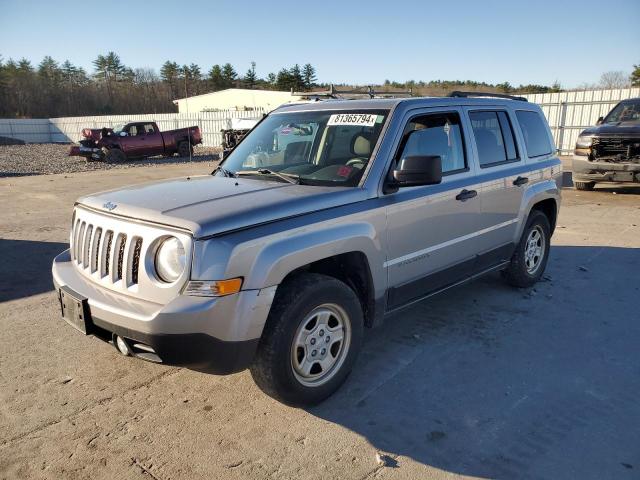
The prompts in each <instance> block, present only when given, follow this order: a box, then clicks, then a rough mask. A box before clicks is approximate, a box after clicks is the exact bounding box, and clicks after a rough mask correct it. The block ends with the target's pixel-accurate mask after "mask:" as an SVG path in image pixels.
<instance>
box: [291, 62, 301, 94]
mask: <svg viewBox="0 0 640 480" xmlns="http://www.w3.org/2000/svg"><path fill="white" fill-rule="evenodd" d="M289 75H290V76H291V86H290V87H289V88H293V89H294V90H296V91H300V90H302V88H303V87H304V78H303V76H302V70H300V65H298V64H297V63H296V64H295V65H294V66H293V67H291V70H290V71H289Z"/></svg>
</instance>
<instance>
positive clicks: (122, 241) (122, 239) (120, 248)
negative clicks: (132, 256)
mask: <svg viewBox="0 0 640 480" xmlns="http://www.w3.org/2000/svg"><path fill="white" fill-rule="evenodd" d="M126 245H127V236H126V235H125V234H124V233H121V234H119V235H118V238H117V239H116V248H115V250H116V252H117V257H116V269H115V274H116V276H115V281H118V280H122V266H123V264H124V249H125V247H126Z"/></svg>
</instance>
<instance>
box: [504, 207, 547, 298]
mask: <svg viewBox="0 0 640 480" xmlns="http://www.w3.org/2000/svg"><path fill="white" fill-rule="evenodd" d="M533 230H537V231H538V233H539V234H540V235H541V236H542V241H541V243H542V245H543V246H544V251H543V253H542V255H541V257H540V260H539V262H538V263H537V264H536V268H535V270H534V271H530V270H529V268H528V267H527V261H526V253H525V252H526V249H527V243H528V240H529V239H530V235H531V233H532V231H533ZM550 240H551V226H550V225H549V219H548V218H547V216H546V215H545V214H544V213H542V212H541V211H539V210H532V211H531V213H530V214H529V218H528V219H527V224H526V226H525V228H524V231H523V232H522V237H521V238H520V242H518V245H517V246H516V250H515V252H514V253H513V256H512V257H511V262H510V263H509V266H508V267H507V269H506V270H505V272H504V276H505V278H506V280H507V282H508V283H509V284H510V285H513V286H514V287H519V288H526V287H530V286H532V285H533V284H535V283H536V282H537V281H538V280H540V278H541V277H542V274H543V273H544V269H545V268H546V266H547V260H548V259H549V249H550V246H551V242H550Z"/></svg>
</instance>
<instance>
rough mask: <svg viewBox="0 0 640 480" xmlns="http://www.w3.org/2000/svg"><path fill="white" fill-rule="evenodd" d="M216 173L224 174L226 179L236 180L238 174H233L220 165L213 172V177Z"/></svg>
mask: <svg viewBox="0 0 640 480" xmlns="http://www.w3.org/2000/svg"><path fill="white" fill-rule="evenodd" d="M216 172H222V174H223V175H224V176H225V177H230V178H236V174H235V173H233V172H232V171H231V170H227V169H226V168H224V167H223V166H220V165H218V167H217V168H216V169H215V170H214V171H213V172H211V174H212V175H213V174H214V173H216Z"/></svg>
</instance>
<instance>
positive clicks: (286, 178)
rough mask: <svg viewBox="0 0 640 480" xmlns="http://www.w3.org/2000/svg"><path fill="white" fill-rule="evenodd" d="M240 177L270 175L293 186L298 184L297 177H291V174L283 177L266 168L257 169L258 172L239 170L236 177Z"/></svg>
mask: <svg viewBox="0 0 640 480" xmlns="http://www.w3.org/2000/svg"><path fill="white" fill-rule="evenodd" d="M242 175H272V176H274V177H278V178H280V179H282V180H284V181H286V182H289V183H293V184H294V185H298V184H300V176H299V175H292V174H286V175H284V174H282V173H279V172H274V171H273V170H269V169H268V168H259V169H258V170H240V171H239V172H236V176H242Z"/></svg>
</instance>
